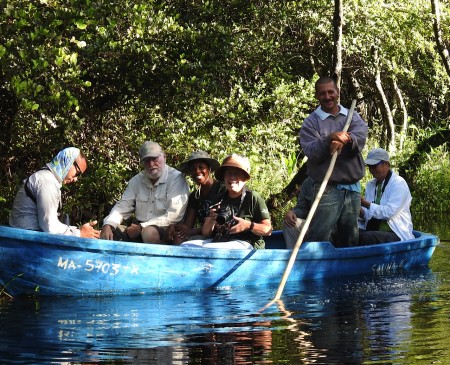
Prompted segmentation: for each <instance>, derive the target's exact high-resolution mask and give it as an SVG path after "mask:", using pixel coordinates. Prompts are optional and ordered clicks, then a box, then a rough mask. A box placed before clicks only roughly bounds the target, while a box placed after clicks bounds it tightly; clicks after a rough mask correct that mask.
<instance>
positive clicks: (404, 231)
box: [360, 172, 414, 241]
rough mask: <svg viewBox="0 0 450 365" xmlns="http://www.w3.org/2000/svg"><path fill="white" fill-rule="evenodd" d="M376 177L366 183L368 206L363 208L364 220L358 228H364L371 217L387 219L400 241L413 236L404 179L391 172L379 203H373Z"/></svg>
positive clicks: (406, 186) (409, 194)
mask: <svg viewBox="0 0 450 365" xmlns="http://www.w3.org/2000/svg"><path fill="white" fill-rule="evenodd" d="M376 182H377V181H376V179H372V180H370V181H369V182H368V183H367V185H366V193H365V198H366V200H368V201H370V202H371V203H370V207H369V208H364V207H363V209H364V220H363V222H361V223H362V224H360V228H362V229H365V228H366V226H367V222H368V221H369V220H370V219H371V218H377V219H382V220H385V221H387V223H388V225H389V227H390V228H391V229H392V231H394V232H395V234H396V235H397V236H398V237H400V239H401V240H402V241H405V240H409V239H412V238H414V235H413V233H412V230H413V224H412V217H411V211H410V206H411V200H412V197H411V192H410V191H409V187H408V184H407V183H406V181H405V179H403V178H402V177H401V176H399V175H397V174H396V173H395V172H392V176H391V178H390V179H389V182H388V183H387V185H386V188H385V189H384V192H383V195H382V196H381V200H380V204H375V203H373V201H374V200H375V194H376V192H375V190H376Z"/></svg>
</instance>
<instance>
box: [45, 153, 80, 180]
mask: <svg viewBox="0 0 450 365" xmlns="http://www.w3.org/2000/svg"><path fill="white" fill-rule="evenodd" d="M79 155H80V150H79V149H78V148H75V147H68V148H64V149H63V150H61V151H59V152H58V154H57V155H56V156H55V157H53V160H52V161H51V162H49V163H48V164H47V167H48V168H49V169H50V170H51V171H53V173H54V174H55V175H56V176H57V177H58V178H59V180H60V182H62V181H63V180H64V178H65V177H66V175H67V173H68V172H69V170H70V168H71V167H72V165H73V162H74V161H75V159H76V158H77V157H78V156H79Z"/></svg>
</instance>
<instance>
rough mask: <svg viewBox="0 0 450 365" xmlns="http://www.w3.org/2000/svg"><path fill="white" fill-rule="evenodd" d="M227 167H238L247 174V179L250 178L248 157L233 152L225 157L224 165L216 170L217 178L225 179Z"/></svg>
mask: <svg viewBox="0 0 450 365" xmlns="http://www.w3.org/2000/svg"><path fill="white" fill-rule="evenodd" d="M227 167H236V168H238V169H240V170H242V171H243V172H244V173H245V175H246V180H248V179H250V161H249V160H248V158H247V157H243V156H240V155H237V154H235V153H233V154H232V155H229V156H227V157H225V159H224V160H223V162H222V165H220V167H219V168H218V169H217V170H216V179H217V180H219V181H223V179H224V174H225V170H226V168H227Z"/></svg>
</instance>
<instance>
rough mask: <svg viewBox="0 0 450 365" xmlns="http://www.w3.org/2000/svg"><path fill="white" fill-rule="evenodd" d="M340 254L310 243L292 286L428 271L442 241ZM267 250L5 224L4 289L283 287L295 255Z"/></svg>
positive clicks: (271, 240)
mask: <svg viewBox="0 0 450 365" xmlns="http://www.w3.org/2000/svg"><path fill="white" fill-rule="evenodd" d="M414 234H415V237H416V238H415V239H412V240H408V241H403V242H394V243H385V244H380V245H374V246H360V247H347V248H335V247H334V246H333V245H332V244H331V243H329V242H305V243H304V244H303V245H302V246H301V248H300V250H299V252H298V255H297V258H296V261H295V264H294V266H293V268H292V271H291V273H290V275H289V277H288V282H295V281H302V280H315V279H324V278H332V277H342V276H346V275H363V274H371V273H375V274H377V273H385V272H389V271H394V270H399V269H410V268H412V267H418V266H426V265H427V264H428V262H429V260H430V259H431V256H432V254H433V251H434V249H435V247H436V245H437V244H438V241H439V239H438V237H436V236H434V235H431V234H427V233H422V232H414ZM266 242H267V249H266V250H250V251H249V250H223V249H201V248H184V247H180V246H172V245H157V244H144V243H132V242H115V241H106V240H95V239H85V238H77V237H70V236H62V235H54V234H47V233H43V232H35V231H27V230H23V229H17V228H11V227H5V226H0V290H2V288H3V290H5V291H6V292H7V293H8V294H10V295H13V296H18V295H28V294H35V295H36V294H37V295H73V296H80V295H117V294H148V293H155V292H165V291H184V290H207V289H220V288H226V289H229V288H233V287H240V286H261V285H274V286H276V285H278V284H279V283H280V280H281V277H282V275H283V273H284V271H285V268H286V265H287V262H288V261H289V258H290V256H291V250H287V249H285V248H284V241H283V235H282V233H281V231H276V232H274V233H273V234H272V236H270V237H267V241H266Z"/></svg>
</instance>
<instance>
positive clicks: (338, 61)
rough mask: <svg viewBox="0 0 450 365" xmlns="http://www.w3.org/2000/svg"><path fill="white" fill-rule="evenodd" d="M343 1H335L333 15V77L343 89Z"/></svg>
mask: <svg viewBox="0 0 450 365" xmlns="http://www.w3.org/2000/svg"><path fill="white" fill-rule="evenodd" d="M342 3H343V0H335V1H334V15H333V34H334V45H333V65H332V67H333V76H334V79H335V80H336V85H337V87H338V88H339V90H340V89H341V83H342V81H341V79H342V19H343V14H344V13H343V4H342Z"/></svg>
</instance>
